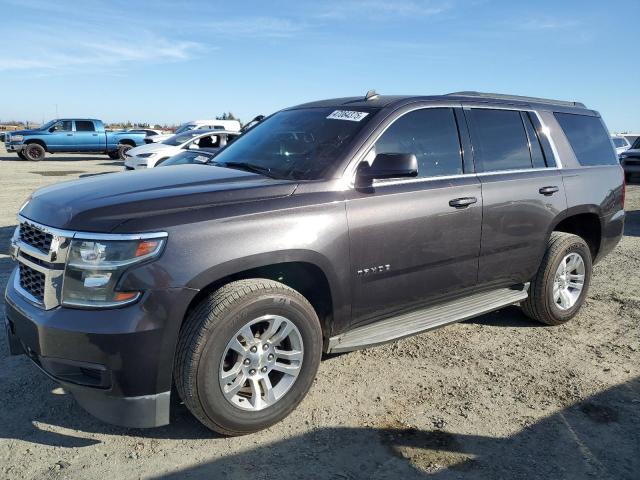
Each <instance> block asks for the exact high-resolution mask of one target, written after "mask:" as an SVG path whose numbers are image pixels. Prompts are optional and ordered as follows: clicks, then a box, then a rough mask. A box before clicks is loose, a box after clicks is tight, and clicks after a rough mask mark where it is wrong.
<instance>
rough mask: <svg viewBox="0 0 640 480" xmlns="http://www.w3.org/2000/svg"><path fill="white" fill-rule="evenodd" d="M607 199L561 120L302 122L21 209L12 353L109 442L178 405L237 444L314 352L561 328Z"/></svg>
mask: <svg viewBox="0 0 640 480" xmlns="http://www.w3.org/2000/svg"><path fill="white" fill-rule="evenodd" d="M624 194H625V186H624V178H623V171H622V168H621V167H620V165H619V163H618V160H617V158H616V154H615V152H614V149H613V146H612V144H611V140H610V139H609V135H608V133H607V130H606V128H605V126H604V124H603V122H602V119H601V118H600V116H599V114H598V113H597V112H594V111H592V110H589V109H587V108H586V107H585V106H584V105H582V104H579V103H574V102H561V101H552V100H543V99H537V98H528V97H512V96H504V95H492V94H480V93H476V92H461V93H457V94H451V95H443V96H430V97H429V96H425V97H408V96H380V95H377V94H375V93H373V92H370V93H369V94H367V95H366V96H365V97H364V98H363V97H354V98H341V99H334V100H325V101H320V102H314V103H309V104H305V105H300V106H297V107H293V108H289V109H286V110H282V111H280V112H277V113H275V114H273V115H271V116H270V117H268V118H266V119H264V120H263V121H262V122H261V123H259V124H258V125H256V126H254V127H253V128H252V129H250V130H249V131H248V132H247V133H245V134H244V135H242V136H241V137H240V138H238V139H237V140H236V141H235V142H234V143H233V144H231V145H229V146H228V147H226V148H225V149H224V150H222V151H221V152H220V153H218V154H217V155H216V156H215V157H214V158H213V159H212V160H211V161H210V162H208V163H206V164H197V165H183V166H176V167H173V168H158V169H152V170H149V171H140V172H127V173H118V174H111V175H101V176H96V177H91V178H86V179H83V180H79V181H74V182H69V183H61V184H57V185H53V186H50V187H46V188H43V189H41V190H38V191H37V192H35V193H34V194H33V196H32V197H31V198H30V199H29V201H28V202H27V203H26V204H25V206H24V207H23V208H22V209H21V210H20V214H19V222H20V225H19V226H18V228H17V229H16V232H15V234H14V237H13V239H12V256H13V257H14V258H15V259H16V260H17V267H16V269H15V270H14V271H13V273H12V275H11V278H10V281H9V284H8V287H7V291H6V305H7V307H6V313H7V320H6V326H7V333H8V338H9V343H10V348H11V351H12V353H15V354H26V355H28V357H29V358H31V360H33V362H34V363H35V364H36V365H37V366H38V367H40V368H41V369H42V370H43V371H44V372H45V373H46V374H48V375H49V376H51V377H52V378H54V379H55V380H56V381H58V382H60V383H61V384H62V385H63V386H64V387H65V389H67V390H68V391H70V392H72V393H73V395H74V396H75V397H76V399H77V401H78V402H79V403H80V404H81V405H82V406H83V407H84V408H85V409H86V410H88V411H89V412H91V413H92V414H93V415H95V416H97V417H99V418H101V419H103V420H105V421H108V422H113V423H117V424H121V425H126V426H134V427H151V426H158V425H164V424H166V423H168V422H169V408H170V396H171V394H172V390H173V389H172V386H173V385H175V387H176V388H175V390H173V391H177V394H178V395H179V396H180V398H181V399H182V400H183V401H184V403H185V404H186V405H187V407H188V408H189V409H190V410H191V412H193V414H194V415H195V416H196V417H197V418H198V419H199V420H200V421H201V422H202V423H203V424H205V425H206V426H208V427H209V428H212V429H214V430H217V431H219V432H222V433H225V434H229V435H238V434H246V433H250V432H254V431H256V430H259V429H262V428H265V427H268V426H269V425H272V424H273V423H275V422H277V421H279V420H280V419H282V418H283V417H285V416H286V415H287V414H288V413H289V412H291V410H292V409H294V408H295V407H296V405H297V404H298V403H299V402H300V401H301V400H302V398H303V397H304V396H305V394H306V393H307V391H308V390H309V388H310V386H311V384H312V382H313V380H314V377H315V374H316V371H317V369H318V366H319V364H320V359H321V356H322V354H323V352H345V351H349V350H354V349H358V348H364V347H369V346H373V345H377V344H381V343H384V342H389V341H392V340H395V339H398V338H402V337H405V336H407V335H412V334H415V333H418V332H423V331H425V330H429V329H432V328H436V327H440V326H443V325H446V324H448V323H451V322H456V321H460V320H464V319H467V318H469V317H473V316H475V315H479V314H482V313H485V312H488V311H492V310H495V309H498V308H501V307H504V306H506V305H511V304H520V305H522V308H523V310H524V312H525V313H526V314H527V315H528V316H530V317H531V318H533V319H535V320H538V321H540V322H543V323H546V324H549V325H558V324H561V323H564V322H566V321H568V320H569V319H570V318H572V317H573V316H574V315H575V314H576V312H577V311H578V309H579V308H580V306H581V305H582V304H583V302H584V299H585V297H586V295H587V290H588V288H589V282H590V279H591V273H592V265H593V263H595V262H597V261H598V260H600V259H601V258H602V257H603V256H605V255H606V254H607V253H609V252H610V251H611V250H612V249H613V248H614V247H615V245H616V244H617V242H618V241H619V240H620V237H621V235H622V231H623V223H624V210H623V204H624Z"/></svg>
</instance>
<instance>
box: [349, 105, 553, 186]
mask: <svg viewBox="0 0 640 480" xmlns="http://www.w3.org/2000/svg"><path fill="white" fill-rule="evenodd" d="M460 107H462V109H463V110H471V109H474V108H479V109H492V110H509V111H516V112H531V113H533V114H534V115H535V116H536V118H537V119H538V121H539V122H540V125H541V126H542V130H543V133H544V135H545V136H546V137H547V139H548V141H549V145H551V151H552V154H553V156H554V160H555V162H556V165H555V166H554V167H545V168H523V169H514V170H496V171H491V172H471V173H461V174H458V175H443V176H441V177H421V178H410V179H399V180H392V181H379V180H374V181H373V185H372V186H374V187H376V186H378V187H382V186H386V185H403V184H411V183H421V182H427V181H437V180H452V179H456V178H464V177H472V176H478V177H480V176H488V175H500V174H509V173H523V172H542V171H556V170H561V169H562V168H564V167H563V165H562V162H561V160H560V155H559V153H558V149H557V147H556V144H555V141H554V139H553V136H552V135H551V129H550V128H549V126H548V125H547V124H546V123H545V121H544V119H543V118H542V116H541V115H540V113H539V112H538V111H537V110H535V109H533V108H530V107H529V108H526V107H510V106H502V105H478V106H470V105H463V104H460V103H456V102H452V103H442V104H436V105H420V106H416V107H414V108H411V109H409V110H407V111H406V112H404V113H402V114H401V115H399V116H398V117H397V118H395V119H394V120H393V121H392V122H391V123H389V125H387V126H386V127H384V129H383V130H382V131H381V132H380V133H379V134H377V135H376V136H375V138H374V140H373V141H372V142H371V143H372V147H373V145H375V143H376V142H377V141H378V140H379V139H380V137H381V136H382V135H384V133H385V132H386V131H387V129H388V128H389V127H391V125H393V124H394V123H395V122H396V121H398V120H399V119H400V118H401V117H403V116H405V115H406V114H408V113H411V112H415V111H416V110H423V109H427V108H451V109H453V108H460ZM523 128H524V125H523ZM536 133H537V132H536ZM368 141H369V139H367V140H366V142H365V143H367V142H368ZM370 151H371V147H370V148H368V149H367V150H366V152H362V153H358V154H357V155H355V156H354V160H352V161H351V162H350V163H349V165H348V166H347V168H345V170H344V174H343V175H342V178H343V179H345V178H349V183H348V185H347V187H348V188H349V189H352V190H353V189H355V175H356V169H357V166H358V165H360V163H361V162H363V161H364V159H365V158H366V156H367V155H368V154H369V152H370ZM460 157H461V160H462V161H463V162H464V159H463V158H462V155H461V156H460Z"/></svg>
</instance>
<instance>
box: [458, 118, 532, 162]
mask: <svg viewBox="0 0 640 480" xmlns="http://www.w3.org/2000/svg"><path fill="white" fill-rule="evenodd" d="M467 113H469V118H470V120H471V126H472V128H471V141H472V142H473V149H474V154H475V160H476V169H477V170H478V171H480V172H495V171H498V170H520V169H525V168H532V167H531V156H530V155H529V142H528V139H527V134H526V133H525V130H524V125H523V123H522V118H521V117H520V112H517V111H514V110H490V109H481V108H474V109H471V110H470V111H468V112H467Z"/></svg>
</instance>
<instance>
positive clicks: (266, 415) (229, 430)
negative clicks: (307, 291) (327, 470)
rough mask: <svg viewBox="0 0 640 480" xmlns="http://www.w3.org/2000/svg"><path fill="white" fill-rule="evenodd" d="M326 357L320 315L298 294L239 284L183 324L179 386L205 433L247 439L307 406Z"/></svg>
mask: <svg viewBox="0 0 640 480" xmlns="http://www.w3.org/2000/svg"><path fill="white" fill-rule="evenodd" d="M321 352H322V330H321V328H320V322H319V320H318V316H317V315H316V312H315V310H314V309H313V307H312V306H311V304H310V303H309V302H308V301H307V300H306V299H305V298H304V297H303V296H302V295H301V294H300V293H298V292H297V291H295V290H293V289H291V288H289V287H287V286H286V285H283V284H281V283H278V282H275V281H272V280H266V279H251V280H240V281H236V282H232V283H229V284H227V285H225V286H223V287H222V288H220V289H219V290H217V291H215V292H214V293H212V294H211V295H209V296H208V297H207V298H205V299H204V300H202V301H201V302H200V303H199V304H198V305H197V306H196V307H195V308H194V309H193V310H192V312H191V313H190V314H189V315H188V317H187V319H186V320H185V324H184V325H183V327H182V333H181V336H180V340H179V343H178V348H177V355H176V364H175V369H174V373H175V382H176V387H177V390H178V393H179V394H180V397H181V398H182V400H183V401H184V403H185V405H186V406H187V408H188V409H189V410H190V411H191V412H192V413H193V414H194V415H195V417H196V418H197V419H198V420H200V422H202V423H203V424H204V425H205V426H207V427H209V428H211V429H212V430H215V431H217V432H220V433H222V434H225V435H243V434H248V433H252V432H255V431H258V430H262V429H264V428H267V427H269V426H271V425H273V424H274V423H276V422H278V421H280V420H281V419H283V418H284V417H286V416H287V415H288V414H289V413H290V412H291V411H292V410H293V409H294V408H295V407H296V406H297V405H298V404H299V403H300V402H301V401H302V399H303V398H304V397H305V395H306V394H307V392H308V390H309V388H310V387H311V384H312V383H313V380H314V378H315V375H316V372H317V369H318V366H319V364H320V357H321Z"/></svg>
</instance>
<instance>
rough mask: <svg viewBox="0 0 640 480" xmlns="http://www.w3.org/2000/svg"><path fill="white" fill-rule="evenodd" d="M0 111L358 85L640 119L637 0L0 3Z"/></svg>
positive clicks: (150, 113)
mask: <svg viewBox="0 0 640 480" xmlns="http://www.w3.org/2000/svg"><path fill="white" fill-rule="evenodd" d="M0 11H2V25H1V26H0V48H1V49H2V54H1V55H0V92H1V95H2V96H1V98H2V100H0V120H8V119H25V120H26V119H28V120H35V121H42V120H47V119H50V118H53V117H54V116H55V113H56V104H57V106H58V112H59V116H91V117H98V118H102V119H104V120H106V121H120V120H122V121H125V120H130V121H144V122H152V123H153V122H162V123H165V122H168V123H174V122H181V121H186V120H191V119H195V118H208V117H212V116H215V115H217V114H219V113H221V112H223V111H229V110H230V111H232V112H234V113H235V114H236V115H239V116H240V117H241V118H242V119H244V120H248V119H249V118H251V117H252V116H254V115H256V114H259V113H265V114H267V113H271V112H273V111H275V110H278V109H280V108H283V107H286V106H290V105H293V104H297V103H301V102H305V101H309V100H314V99H320V98H328V97H335V96H348V95H360V94H362V95H363V94H364V93H365V92H366V91H367V90H368V89H371V88H375V89H376V90H377V91H378V92H380V93H389V94H438V93H446V92H451V91H458V90H482V91H491V92H504V93H514V94H522V95H532V96H541V97H551V98H560V99H567V100H574V99H575V100H580V101H583V102H585V103H586V104H587V105H588V106H589V107H591V108H594V109H597V110H599V111H600V112H601V113H602V115H603V116H604V118H605V121H606V122H607V124H608V126H609V128H610V129H611V130H612V131H622V130H632V131H640V92H639V91H638V90H639V87H640V66H639V65H640V62H638V58H637V57H638V52H639V47H640V40H639V38H640V37H639V36H638V35H639V34H638V32H639V28H640V27H639V26H638V25H639V24H638V18H640V2H639V1H638V0H631V1H604V0H602V1H597V2H596V1H547V0H539V1H536V2H516V1H504V2H502V1H490V0H471V1H462V0H460V1H456V0H427V1H419V0H394V1H391V0H387V1H382V0H329V1H313V2H305V1H283V0H272V1H269V2H264V1H245V2H241V1H238V0H236V1H234V2H229V1H225V2H214V1H204V2H178V1H164V0H154V1H152V2H137V1H134V0H127V1H118V0H116V1H109V2H105V1H93V0H83V1H78V0H75V1H68V2H67V1H64V0H56V1H54V2H51V1H48V0H0Z"/></svg>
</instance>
